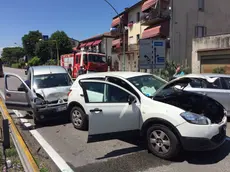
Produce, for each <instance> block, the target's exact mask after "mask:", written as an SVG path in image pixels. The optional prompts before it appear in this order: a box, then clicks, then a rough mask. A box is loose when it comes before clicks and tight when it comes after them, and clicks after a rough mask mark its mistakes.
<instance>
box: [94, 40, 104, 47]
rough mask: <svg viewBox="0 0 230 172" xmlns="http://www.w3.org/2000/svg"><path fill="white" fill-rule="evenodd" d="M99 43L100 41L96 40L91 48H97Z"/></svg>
mask: <svg viewBox="0 0 230 172" xmlns="http://www.w3.org/2000/svg"><path fill="white" fill-rule="evenodd" d="M101 41H102V40H96V41H95V42H94V43H93V45H92V46H97V45H99V44H100V43H101Z"/></svg>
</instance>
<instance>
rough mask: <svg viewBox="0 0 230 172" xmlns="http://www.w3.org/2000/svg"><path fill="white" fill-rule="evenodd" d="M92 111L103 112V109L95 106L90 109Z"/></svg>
mask: <svg viewBox="0 0 230 172" xmlns="http://www.w3.org/2000/svg"><path fill="white" fill-rule="evenodd" d="M89 111H90V112H102V109H99V108H95V109H90V110H89Z"/></svg>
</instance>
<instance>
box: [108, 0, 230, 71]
mask: <svg viewBox="0 0 230 172" xmlns="http://www.w3.org/2000/svg"><path fill="white" fill-rule="evenodd" d="M229 6H230V1H229V0H220V1H216V0H142V1H139V2H137V4H135V5H134V6H132V7H129V8H126V9H125V11H124V12H123V13H121V14H120V16H124V15H125V16H126V18H125V20H124V21H127V22H125V23H124V24H125V26H128V32H126V33H127V34H128V35H126V36H125V38H127V37H128V40H127V41H128V42H127V44H128V45H127V46H128V49H126V50H125V51H126V53H125V58H123V57H122V49H121V48H120V47H119V48H120V49H117V48H116V46H113V47H115V49H116V50H119V51H118V56H119V60H120V64H122V63H124V62H125V64H124V65H122V66H125V69H126V70H134V71H136V70H137V68H136V66H138V65H135V64H134V63H136V59H137V57H136V56H138V42H137V39H150V38H154V39H163V40H165V41H166V43H167V44H166V57H167V58H168V59H169V60H173V61H175V62H176V63H180V64H182V65H184V66H188V67H191V66H192V42H193V41H192V40H193V39H194V38H201V37H205V36H210V35H217V34H225V33H229V32H230V29H229V28H230V20H228V19H229V15H230V11H229V9H228V7H229ZM139 14H140V16H141V17H140V22H138V21H139ZM118 18H119V17H118V16H116V17H115V18H114V20H119V19H118ZM113 22H114V21H113ZM118 23H119V22H118ZM117 25H119V24H117ZM112 26H113V25H112ZM118 30H119V29H118ZM113 32H114V31H113ZM138 33H139V34H138ZM118 38H119V39H120V40H121V41H122V39H123V37H122V36H121V35H120V37H118ZM114 42H115V41H114ZM124 42H126V40H125V41H124ZM136 43H137V44H136ZM113 45H115V44H113ZM127 46H126V48H127ZM115 52H117V51H115ZM135 52H136V53H135ZM124 59H125V60H124ZM120 66H121V65H120ZM120 69H122V68H120Z"/></svg>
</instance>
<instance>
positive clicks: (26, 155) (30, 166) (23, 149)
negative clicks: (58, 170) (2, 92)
mask: <svg viewBox="0 0 230 172" xmlns="http://www.w3.org/2000/svg"><path fill="white" fill-rule="evenodd" d="M0 111H1V112H2V115H3V118H4V119H8V120H9V123H10V130H11V136H12V139H13V141H14V144H15V147H16V148H17V151H18V154H19V157H20V159H21V161H22V165H23V168H24V170H25V171H26V172H39V171H40V170H39V168H38V166H37V164H36V162H35V160H34V158H33V156H32V154H31V153H30V151H29V149H28V147H27V146H26V143H25V142H24V140H23V138H22V136H21V134H20V133H19V131H18V129H17V127H16V126H15V124H14V121H13V119H12V118H11V116H10V114H9V113H8V111H7V108H6V106H5V104H4V102H3V101H2V98H1V97H0Z"/></svg>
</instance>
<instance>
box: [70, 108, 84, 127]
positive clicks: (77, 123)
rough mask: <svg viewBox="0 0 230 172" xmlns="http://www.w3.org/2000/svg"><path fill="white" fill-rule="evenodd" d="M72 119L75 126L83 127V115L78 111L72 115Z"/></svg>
mask: <svg viewBox="0 0 230 172" xmlns="http://www.w3.org/2000/svg"><path fill="white" fill-rule="evenodd" d="M72 119H73V123H74V125H75V126H78V127H79V126H81V124H82V115H81V113H80V112H79V111H78V110H74V111H73V113H72Z"/></svg>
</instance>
